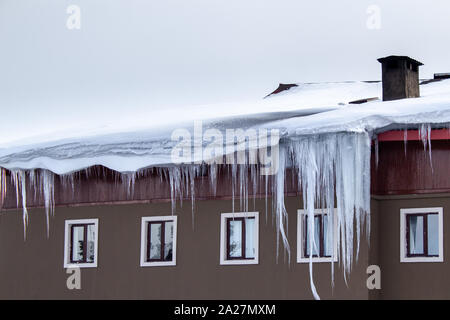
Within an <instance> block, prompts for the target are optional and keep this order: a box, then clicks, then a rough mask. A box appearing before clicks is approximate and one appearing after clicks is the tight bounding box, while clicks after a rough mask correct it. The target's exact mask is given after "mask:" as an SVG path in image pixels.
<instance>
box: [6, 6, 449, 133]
mask: <svg viewBox="0 0 450 320" xmlns="http://www.w3.org/2000/svg"><path fill="white" fill-rule="evenodd" d="M69 5H77V6H78V7H79V8H80V10H81V28H80V29H79V30H78V29H73V30H70V29H68V28H67V26H66V22H67V19H68V17H69V14H68V13H67V12H66V10H67V7H68V6H69ZM371 5H376V6H378V8H380V10H381V15H380V18H381V20H380V29H369V28H368V27H367V20H368V19H369V17H371V16H372V15H371V14H368V13H367V9H368V7H369V6H371ZM448 17H450V2H449V1H448V0H433V1H429V0H373V1H366V0H351V1H350V0H314V1H312V0H311V1H305V0H270V1H269V0H161V1H154V0H71V1H66V0H0V108H1V115H2V116H3V117H6V119H12V118H15V119H16V120H15V121H14V122H15V124H14V127H15V128H16V129H17V122H18V120H19V119H21V121H20V122H21V126H22V129H23V130H29V131H32V128H30V125H31V126H33V127H34V126H39V125H50V123H52V122H55V121H59V119H60V117H62V116H64V117H65V118H66V119H70V117H72V116H74V115H77V114H78V117H79V115H80V114H84V115H85V116H86V117H94V118H95V117H99V118H100V117H102V115H104V114H105V113H107V112H108V111H109V110H111V109H115V110H117V109H123V110H124V112H138V111H139V110H141V109H149V108H163V107H166V106H168V105H173V104H178V105H179V104H187V105H190V104H205V103H214V102H223V101H236V100H240V99H254V98H260V97H263V96H264V95H266V94H267V93H269V92H270V91H271V90H273V89H275V88H276V86H277V84H278V83H279V82H286V83H289V82H323V81H343V80H377V79H380V77H381V74H380V69H381V68H380V66H379V63H378V62H377V61H376V59H377V58H379V57H382V56H386V55H391V54H399V55H409V56H411V57H413V58H415V59H417V60H420V61H422V62H423V63H424V64H425V66H424V67H423V68H422V69H421V77H422V78H426V77H432V75H433V73H434V72H450V59H449V57H450V56H449V51H450V41H449V40H450V37H449V31H450V19H449V18H448ZM174 116H178V115H174ZM38 117H39V118H38ZM38 119H39V121H38ZM5 122H6V124H5ZM2 123H3V125H2V127H1V129H0V134H2V132H3V133H4V132H6V131H7V130H10V129H11V127H12V125H11V121H8V120H6V121H5V118H4V119H3V121H2ZM8 123H9V125H8ZM19 128H20V126H19Z"/></svg>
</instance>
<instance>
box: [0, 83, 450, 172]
mask: <svg viewBox="0 0 450 320" xmlns="http://www.w3.org/2000/svg"><path fill="white" fill-rule="evenodd" d="M381 86H382V84H381V83H380V82H375V83H374V82H370V83H368V82H337V83H308V84H298V86H297V87H292V88H290V89H289V90H287V91H283V92H280V93H278V94H276V95H273V96H270V97H267V98H266V99H259V100H257V101H242V102H236V103H231V104H220V105H208V106H194V107H192V108H190V109H189V112H188V113H186V111H185V110H184V112H183V110H182V109H180V110H167V114H152V110H149V111H148V113H146V114H131V115H129V114H126V113H123V112H118V114H116V116H115V117H114V119H115V122H104V123H99V122H98V119H95V121H94V120H92V122H87V123H83V124H80V123H81V122H78V120H80V121H81V120H82V119H85V120H86V119H87V120H89V118H87V117H86V115H83V114H81V115H80V119H75V120H74V119H67V121H70V122H72V123H73V127H72V128H71V129H68V130H66V131H58V130H55V131H54V132H51V133H46V134H42V135H33V136H29V137H28V138H27V139H22V140H20V141H14V140H12V139H10V140H9V141H8V140H7V142H3V143H0V167H3V168H6V169H34V168H43V169H48V170H51V171H53V172H54V173H57V174H64V173H69V172H72V171H77V170H81V169H84V168H87V167H90V166H93V165H103V166H105V167H108V168H110V169H113V170H116V171H120V172H130V171H136V170H138V169H141V168H145V167H149V166H166V165H167V164H171V165H172V164H173V162H172V159H171V151H172V149H173V146H174V145H176V144H177V142H178V141H175V140H173V139H172V134H173V133H174V131H175V130H179V129H185V130H187V131H188V132H190V134H191V135H192V137H193V136H194V134H193V133H194V121H198V120H202V122H201V126H202V130H203V132H205V131H206V130H208V129H215V130H219V131H220V132H225V131H226V130H227V129H230V128H231V129H237V128H242V129H244V130H246V129H249V128H251V129H255V130H259V129H265V130H270V129H277V130H279V132H280V139H281V140H280V141H284V140H286V139H297V138H301V137H302V136H310V135H321V134H336V133H361V132H368V133H370V134H372V133H379V132H383V131H387V130H392V129H405V128H406V127H407V128H410V129H413V128H417V127H418V126H419V125H420V124H424V123H425V124H432V125H434V126H435V127H445V126H447V125H449V124H450V79H448V80H442V81H439V82H433V83H429V84H423V85H421V93H422V96H421V97H420V98H414V99H402V100H395V101H381V100H374V101H368V102H367V103H364V104H360V105H355V104H349V102H351V101H355V100H358V99H365V98H367V97H380V96H381V93H382V92H381V91H382V87H381ZM175 113H179V114H183V117H182V118H183V119H182V120H180V118H181V117H173V114H175ZM170 114H172V115H171V116H170ZM125 117H127V118H126V121H124V119H125ZM160 120H161V121H162V120H167V121H166V122H164V123H163V124H160V123H159V121H160ZM37 123H38V122H37ZM196 123H199V122H196ZM44 129H47V130H50V129H51V128H50V129H49V128H42V130H44ZM44 132H45V131H44ZM7 134H9V137H11V138H12V137H14V132H11V133H7ZM233 143H234V141H233ZM274 143H277V144H278V143H279V142H278V141H276V142H274ZM225 144H226V143H225V142H224V150H225V149H226V147H225Z"/></svg>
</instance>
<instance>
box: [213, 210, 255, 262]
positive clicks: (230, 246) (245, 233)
mask: <svg viewBox="0 0 450 320" xmlns="http://www.w3.org/2000/svg"><path fill="white" fill-rule="evenodd" d="M258 230H259V215H258V212H238V213H223V214H222V220H221V239H220V264H257V263H258V251H259V244H258V241H259V234H258V232H259V231H258Z"/></svg>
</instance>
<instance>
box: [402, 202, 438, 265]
mask: <svg viewBox="0 0 450 320" xmlns="http://www.w3.org/2000/svg"><path fill="white" fill-rule="evenodd" d="M414 213H437V214H438V221H439V227H438V230H439V236H438V239H439V240H438V241H439V256H438V257H407V255H406V254H407V252H406V244H407V241H406V240H407V239H406V215H407V214H414ZM443 213H444V210H443V207H433V208H402V209H400V262H444V214H443Z"/></svg>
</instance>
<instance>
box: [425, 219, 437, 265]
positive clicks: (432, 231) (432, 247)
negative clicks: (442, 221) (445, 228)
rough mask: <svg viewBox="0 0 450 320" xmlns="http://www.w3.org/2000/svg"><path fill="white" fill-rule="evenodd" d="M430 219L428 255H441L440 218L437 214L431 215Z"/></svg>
mask: <svg viewBox="0 0 450 320" xmlns="http://www.w3.org/2000/svg"><path fill="white" fill-rule="evenodd" d="M427 218H428V228H427V229H428V230H427V231H428V232H427V237H428V255H430V256H437V255H439V217H438V215H437V214H429V215H428V216H427Z"/></svg>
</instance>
